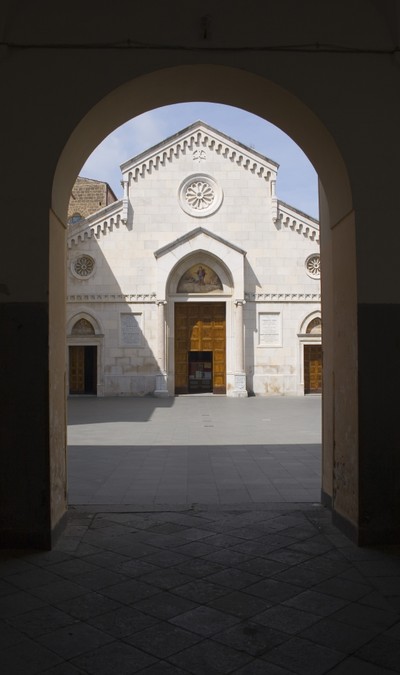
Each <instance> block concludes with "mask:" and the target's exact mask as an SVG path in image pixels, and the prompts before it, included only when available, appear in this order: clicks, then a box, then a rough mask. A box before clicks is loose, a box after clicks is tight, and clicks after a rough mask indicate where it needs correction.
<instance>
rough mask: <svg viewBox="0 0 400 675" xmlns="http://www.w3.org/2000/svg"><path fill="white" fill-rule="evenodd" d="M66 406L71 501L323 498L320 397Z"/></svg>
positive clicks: (92, 401)
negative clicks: (321, 491) (321, 487)
mask: <svg viewBox="0 0 400 675" xmlns="http://www.w3.org/2000/svg"><path fill="white" fill-rule="evenodd" d="M68 404H69V430H68V439H69V502H70V503H72V504H132V503H135V504H157V503H158V504H164V503H173V504H192V503H197V502H200V503H217V504H227V503H238V502H244V503H248V502H256V503H257V502H265V501H269V502H293V501H294V502H303V501H304V502H310V501H319V498H320V486H321V479H320V471H321V445H320V442H321V398H320V397H319V396H316V397H312V396H311V397H301V398H300V397H296V398H281V397H279V398H278V397H277V398H268V399H267V398H255V397H252V398H246V399H233V398H227V397H225V396H179V397H176V398H169V399H156V398H151V397H146V398H122V399H121V398H103V399H98V398H73V399H70V400H69V402H68Z"/></svg>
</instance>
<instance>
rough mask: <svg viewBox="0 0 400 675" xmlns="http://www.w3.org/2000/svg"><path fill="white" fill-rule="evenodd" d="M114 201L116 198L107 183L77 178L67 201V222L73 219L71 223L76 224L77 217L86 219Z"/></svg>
mask: <svg viewBox="0 0 400 675" xmlns="http://www.w3.org/2000/svg"><path fill="white" fill-rule="evenodd" d="M115 201H117V198H116V196H115V194H114V192H113V191H112V189H111V188H110V186H109V185H108V183H105V182H103V181H99V180H92V179H90V178H82V177H81V176H79V177H78V178H77V179H76V181H75V185H74V187H73V190H72V194H71V199H70V201H69V206H68V222H70V220H71V218H74V220H73V221H71V222H76V221H77V220H78V215H79V216H81V218H87V217H88V216H90V215H91V214H92V213H95V212H96V211H99V209H102V208H103V207H104V206H108V205H109V204H112V203H113V202H115ZM75 216H76V218H75Z"/></svg>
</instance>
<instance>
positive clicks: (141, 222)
mask: <svg viewBox="0 0 400 675" xmlns="http://www.w3.org/2000/svg"><path fill="white" fill-rule="evenodd" d="M278 168H279V167H278V164H276V162H274V161H272V160H271V159H268V158H267V157H265V156H263V155H261V154H260V153H258V152H257V151H255V150H254V149H251V148H249V147H246V146H245V145H243V144H241V143H239V142H238V141H235V140H233V139H231V138H229V137H228V136H226V135H225V134H223V133H221V132H220V131H217V130H216V129H213V128H212V127H210V126H209V125H207V124H205V123H203V122H196V123H194V124H192V125H190V126H189V127H188V128H186V129H184V130H182V131H180V132H179V133H177V134H175V135H174V136H172V137H170V138H167V139H166V140H164V141H163V142H161V143H159V144H158V145H156V146H154V147H152V148H150V149H149V150H147V151H145V152H143V153H141V154H140V155H138V156H136V157H134V158H133V159H130V160H128V161H126V162H125V163H124V164H122V166H121V171H122V184H123V188H124V193H123V198H122V199H120V200H117V199H116V197H115V195H114V193H113V192H112V190H111V189H110V188H109V186H108V185H107V184H106V183H102V182H101V181H94V180H90V179H86V178H82V177H80V178H78V179H77V182H76V183H75V186H74V190H73V194H72V198H71V201H70V211H69V225H68V271H67V296H68V297H67V344H68V372H69V385H68V388H69V394H71V395H73V394H91V395H97V396H144V395H150V394H151V395H155V396H174V395H176V394H198V393H206V392H208V393H214V394H226V395H227V396H235V397H241V396H248V395H258V396H268V395H304V394H310V393H320V392H321V386H322V382H321V378H322V374H321V372H322V348H321V312H320V299H321V297H320V256H319V223H318V221H316V220H315V219H314V218H312V217H310V216H308V215H306V214H304V213H302V212H301V211H299V210H297V209H296V208H295V207H294V206H290V205H288V204H286V203H284V202H282V201H280V200H279V199H278V198H277V190H276V184H277V173H278Z"/></svg>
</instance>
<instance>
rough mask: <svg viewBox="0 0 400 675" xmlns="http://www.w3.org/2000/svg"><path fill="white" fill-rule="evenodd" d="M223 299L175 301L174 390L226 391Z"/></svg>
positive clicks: (176, 391)
mask: <svg viewBox="0 0 400 675" xmlns="http://www.w3.org/2000/svg"><path fill="white" fill-rule="evenodd" d="M225 335H226V329H225V303H224V302H178V303H176V304H175V393H176V394H187V393H200V392H212V393H214V394H225V393H226V357H225V353H226V337H225Z"/></svg>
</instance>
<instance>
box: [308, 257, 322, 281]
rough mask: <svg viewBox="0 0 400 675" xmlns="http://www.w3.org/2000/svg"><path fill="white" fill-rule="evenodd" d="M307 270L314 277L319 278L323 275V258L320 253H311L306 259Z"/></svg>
mask: <svg viewBox="0 0 400 675" xmlns="http://www.w3.org/2000/svg"><path fill="white" fill-rule="evenodd" d="M306 272H307V274H308V276H309V277H311V278H312V279H319V278H320V276H321V259H320V256H319V254H318V253H314V254H313V255H309V256H308V258H307V260H306Z"/></svg>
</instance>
